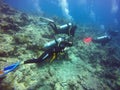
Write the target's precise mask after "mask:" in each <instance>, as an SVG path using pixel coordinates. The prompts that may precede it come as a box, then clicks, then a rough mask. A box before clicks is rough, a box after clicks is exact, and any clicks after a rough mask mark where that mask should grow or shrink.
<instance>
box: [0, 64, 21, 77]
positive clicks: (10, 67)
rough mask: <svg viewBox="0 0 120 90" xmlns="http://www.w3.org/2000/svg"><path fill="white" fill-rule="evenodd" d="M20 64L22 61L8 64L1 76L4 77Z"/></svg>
mask: <svg viewBox="0 0 120 90" xmlns="http://www.w3.org/2000/svg"><path fill="white" fill-rule="evenodd" d="M19 65H20V62H16V63H14V64H11V65H9V66H6V67H5V68H4V69H3V70H1V72H3V73H0V77H3V76H5V75H6V74H8V73H9V72H11V71H13V70H15V69H16V68H17V67H18V66H19Z"/></svg>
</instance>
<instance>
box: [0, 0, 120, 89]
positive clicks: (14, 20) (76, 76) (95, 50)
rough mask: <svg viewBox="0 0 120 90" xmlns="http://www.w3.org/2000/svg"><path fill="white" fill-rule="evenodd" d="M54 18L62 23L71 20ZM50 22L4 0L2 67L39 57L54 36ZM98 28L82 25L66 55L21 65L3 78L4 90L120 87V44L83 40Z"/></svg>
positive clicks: (0, 23) (1, 10) (0, 44)
mask: <svg viewBox="0 0 120 90" xmlns="http://www.w3.org/2000/svg"><path fill="white" fill-rule="evenodd" d="M53 19H54V20H55V21H56V23H60V24H61V23H62V22H63V21H64V22H67V21H65V20H62V19H59V18H58V17H54V18H53ZM47 23H48V22H47V21H45V20H43V18H42V16H41V17H40V16H32V15H27V14H25V13H22V12H19V11H16V10H14V9H12V8H11V7H9V6H8V5H7V4H5V3H3V2H2V1H1V0H0V69H3V67H4V66H6V65H9V64H11V63H14V62H16V61H21V62H23V61H25V60H27V59H31V58H37V57H39V56H40V55H41V53H42V52H43V50H42V47H43V45H44V43H46V42H48V41H51V40H53V39H54V36H53V30H51V28H49V27H48V25H47ZM97 29H99V28H97V27H93V26H84V25H79V26H78V29H77V31H76V35H75V37H74V40H73V41H74V46H73V47H71V48H70V49H69V50H67V51H66V55H63V56H62V57H59V58H58V59H57V60H55V61H54V62H52V63H44V64H40V65H36V64H28V65H24V64H22V65H20V66H19V67H18V68H17V69H16V70H15V71H13V72H10V73H9V74H8V75H7V76H6V77H5V78H3V79H0V90H119V89H120V71H119V67H120V59H119V52H120V48H119V45H116V44H115V45H116V46H112V45H109V44H108V45H106V46H104V47H103V46H101V45H99V44H94V43H90V44H85V43H83V41H82V39H83V38H84V37H89V36H92V37H95V36H96V35H98V32H97ZM95 32H96V33H95ZM99 33H100V34H101V33H103V32H99ZM58 37H59V35H58ZM116 48H119V49H118V50H117V49H116ZM63 57H64V58H63Z"/></svg>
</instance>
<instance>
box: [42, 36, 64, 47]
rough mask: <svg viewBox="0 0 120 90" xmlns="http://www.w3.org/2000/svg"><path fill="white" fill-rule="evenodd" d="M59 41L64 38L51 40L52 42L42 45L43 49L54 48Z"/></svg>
mask: <svg viewBox="0 0 120 90" xmlns="http://www.w3.org/2000/svg"><path fill="white" fill-rule="evenodd" d="M61 41H64V38H58V39H55V40H52V41H50V42H48V43H46V44H44V46H43V48H44V49H49V48H51V47H54V46H55V45H56V44H58V43H60V42H61Z"/></svg>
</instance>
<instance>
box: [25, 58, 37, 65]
mask: <svg viewBox="0 0 120 90" xmlns="http://www.w3.org/2000/svg"><path fill="white" fill-rule="evenodd" d="M38 62H39V61H38V60H37V59H29V60H27V61H24V64H28V63H38Z"/></svg>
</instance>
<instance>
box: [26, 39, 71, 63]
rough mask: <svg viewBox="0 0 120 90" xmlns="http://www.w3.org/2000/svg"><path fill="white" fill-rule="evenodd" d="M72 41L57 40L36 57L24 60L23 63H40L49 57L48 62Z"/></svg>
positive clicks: (69, 45)
mask: <svg viewBox="0 0 120 90" xmlns="http://www.w3.org/2000/svg"><path fill="white" fill-rule="evenodd" d="M71 46H72V42H68V41H61V42H59V43H58V42H57V41H56V44H55V45H54V46H53V47H50V48H48V49H47V50H46V51H45V52H44V53H43V54H42V55H41V56H40V57H39V58H38V59H30V60H27V61H24V64H27V63H41V62H44V61H46V60H47V59H49V61H50V62H52V61H53V60H54V59H56V58H57V56H58V54H59V53H61V52H63V51H64V49H65V48H66V47H71Z"/></svg>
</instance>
